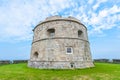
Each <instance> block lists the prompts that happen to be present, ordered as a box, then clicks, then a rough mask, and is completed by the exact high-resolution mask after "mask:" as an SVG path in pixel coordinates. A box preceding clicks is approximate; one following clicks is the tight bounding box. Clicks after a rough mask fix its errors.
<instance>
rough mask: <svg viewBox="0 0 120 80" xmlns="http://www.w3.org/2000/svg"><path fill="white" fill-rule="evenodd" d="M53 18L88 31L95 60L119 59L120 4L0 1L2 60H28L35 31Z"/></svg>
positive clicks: (109, 0) (105, 0)
mask: <svg viewBox="0 0 120 80" xmlns="http://www.w3.org/2000/svg"><path fill="white" fill-rule="evenodd" d="M54 15H60V16H63V17H68V16H73V17H75V18H77V19H79V20H80V21H81V22H82V23H83V24H84V25H85V26H86V27H87V29H88V36H89V42H90V48H91V54H92V58H93V59H99V58H107V59H115V58H116V59H120V0H0V60H17V59H29V58H30V51H31V43H32V38H33V32H32V29H34V27H35V26H36V25H37V24H38V23H40V22H41V21H43V20H45V18H46V17H49V16H54Z"/></svg>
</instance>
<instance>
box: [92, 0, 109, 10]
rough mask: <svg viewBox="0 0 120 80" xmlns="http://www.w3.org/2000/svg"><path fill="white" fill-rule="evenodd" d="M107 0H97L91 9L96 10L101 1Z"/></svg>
mask: <svg viewBox="0 0 120 80" xmlns="http://www.w3.org/2000/svg"><path fill="white" fill-rule="evenodd" d="M106 1H107V0H97V3H96V4H95V5H94V6H93V10H96V9H97V8H98V7H99V6H100V4H101V3H104V2H106Z"/></svg>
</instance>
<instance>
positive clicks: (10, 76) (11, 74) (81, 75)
mask: <svg viewBox="0 0 120 80" xmlns="http://www.w3.org/2000/svg"><path fill="white" fill-rule="evenodd" d="M0 80H120V64H109V63H95V67H94V68H89V69H74V70H42V69H34V68H28V67H27V64H25V63H23V64H10V65H2V66H0Z"/></svg>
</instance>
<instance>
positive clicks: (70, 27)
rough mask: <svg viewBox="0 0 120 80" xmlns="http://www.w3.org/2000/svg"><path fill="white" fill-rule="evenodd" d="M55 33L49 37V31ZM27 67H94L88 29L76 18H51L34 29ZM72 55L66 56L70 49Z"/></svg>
mask: <svg viewBox="0 0 120 80" xmlns="http://www.w3.org/2000/svg"><path fill="white" fill-rule="evenodd" d="M50 30H51V31H52V32H51V33H52V34H51V35H54V36H52V37H51V36H50V35H49V31H50ZM33 31H34V38H33V42H32V48H31V56H30V60H29V62H28V66H30V67H35V68H71V67H73V68H86V67H93V66H94V65H93V63H92V58H91V52H90V47H89V41H88V36H87V28H86V27H85V26H84V25H83V24H82V23H80V22H79V21H78V20H77V19H75V18H72V17H68V18H62V17H57V16H54V17H50V18H47V19H46V20H45V21H43V22H41V23H40V24H38V25H37V26H36V27H35V28H34V30H33ZM68 47H69V48H71V50H72V54H67V53H66V52H67V48H68Z"/></svg>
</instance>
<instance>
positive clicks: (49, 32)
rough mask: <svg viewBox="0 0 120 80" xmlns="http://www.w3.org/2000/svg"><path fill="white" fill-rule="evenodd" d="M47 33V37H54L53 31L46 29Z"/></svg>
mask: <svg viewBox="0 0 120 80" xmlns="http://www.w3.org/2000/svg"><path fill="white" fill-rule="evenodd" d="M47 32H48V36H49V37H54V36H55V29H48V30H47Z"/></svg>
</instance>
